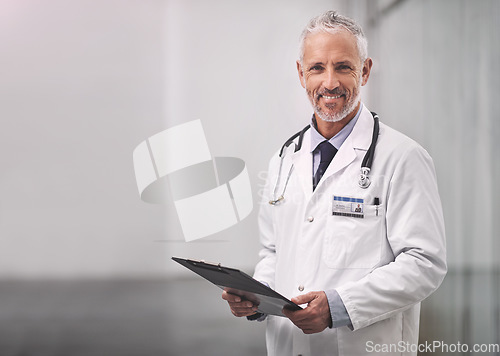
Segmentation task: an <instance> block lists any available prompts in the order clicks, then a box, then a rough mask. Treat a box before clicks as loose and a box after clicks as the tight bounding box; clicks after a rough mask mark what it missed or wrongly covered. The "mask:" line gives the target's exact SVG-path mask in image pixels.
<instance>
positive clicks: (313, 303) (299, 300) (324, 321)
mask: <svg viewBox="0 0 500 356" xmlns="http://www.w3.org/2000/svg"><path fill="white" fill-rule="evenodd" d="M292 302H294V303H295V304H305V303H308V305H307V307H306V308H305V309H303V310H297V311H291V310H288V309H286V308H285V309H283V314H285V316H286V317H287V318H288V319H290V320H291V321H292V322H293V323H294V324H295V325H296V326H297V327H299V328H300V329H302V331H303V332H304V334H314V333H319V332H321V331H323V330H324V329H326V328H327V327H330V326H331V325H332V320H331V316H330V306H329V305H328V299H327V298H326V294H325V292H310V293H307V294H304V295H299V296H298V297H295V298H292Z"/></svg>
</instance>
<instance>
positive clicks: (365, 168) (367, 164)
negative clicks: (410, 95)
mask: <svg viewBox="0 0 500 356" xmlns="http://www.w3.org/2000/svg"><path fill="white" fill-rule="evenodd" d="M371 114H372V116H373V132H372V141H371V143H370V147H369V148H368V151H367V152H366V154H365V156H364V157H363V161H362V163H361V173H360V179H359V182H358V183H359V186H360V187H361V188H363V189H366V188H368V187H369V186H370V183H371V182H370V179H369V177H368V175H369V173H370V170H371V168H372V164H373V157H374V156H375V147H376V145H377V140H378V135H379V132H380V124H379V117H378V115H377V113H375V112H373V111H372V112H371ZM310 127H311V125H307V126H306V127H304V128H303V129H302V130H301V131H299V132H297V133H296V134H294V135H293V136H292V137H290V138H289V139H288V140H287V141H286V142H285V143H284V144H283V146H281V149H280V152H279V155H278V156H279V157H280V166H279V169H278V177H277V179H276V183H275V185H274V191H273V199H271V200H269V204H271V205H277V204H279V203H280V202H281V201H282V200H284V199H285V197H284V196H285V191H286V187H287V185H288V181H289V180H290V176H291V175H292V172H293V167H294V166H293V164H292V165H291V166H290V170H289V171H288V175H287V178H286V181H285V185H284V186H283V191H282V193H281V195H280V196H279V197H278V198H276V194H277V192H278V186H279V181H280V179H281V171H282V168H283V160H284V158H285V156H284V153H285V149H286V148H287V147H288V146H290V145H291V144H292V143H293V141H294V140H295V139H296V138H297V137H298V138H299V141H298V142H297V144H296V145H295V149H294V153H295V152H297V151H298V150H300V149H301V148H302V141H303V140H304V134H305V133H306V131H307V130H309V128H310Z"/></svg>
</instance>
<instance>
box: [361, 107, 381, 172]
mask: <svg viewBox="0 0 500 356" xmlns="http://www.w3.org/2000/svg"><path fill="white" fill-rule="evenodd" d="M372 115H373V134H372V143H371V144H370V148H368V152H366V155H365V157H364V158H363V163H361V167H362V168H363V167H366V168H368V170H370V169H371V168H372V163H373V156H374V153H375V146H376V145H377V139H378V133H379V119H378V115H377V114H376V113H374V112H372Z"/></svg>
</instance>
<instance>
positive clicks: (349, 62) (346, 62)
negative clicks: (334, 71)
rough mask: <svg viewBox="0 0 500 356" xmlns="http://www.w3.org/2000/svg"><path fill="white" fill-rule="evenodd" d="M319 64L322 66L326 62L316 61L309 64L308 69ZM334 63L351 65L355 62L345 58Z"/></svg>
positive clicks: (336, 64)
mask: <svg viewBox="0 0 500 356" xmlns="http://www.w3.org/2000/svg"><path fill="white" fill-rule="evenodd" d="M317 65H320V66H324V65H325V63H323V62H314V63H311V64H309V65H308V66H307V69H311V68H312V67H314V66H317ZM333 65H334V66H335V67H336V66H339V65H348V66H350V67H352V66H353V63H352V62H351V61H349V60H345V61H338V62H335V63H333Z"/></svg>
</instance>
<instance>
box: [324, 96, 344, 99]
mask: <svg viewBox="0 0 500 356" xmlns="http://www.w3.org/2000/svg"><path fill="white" fill-rule="evenodd" d="M341 96H342V95H337V96H326V95H323V97H324V98H325V99H338V98H340V97H341Z"/></svg>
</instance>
